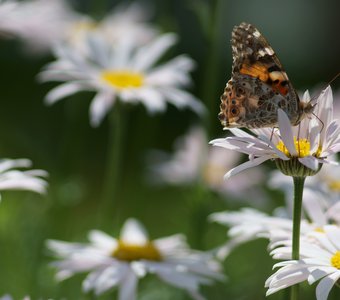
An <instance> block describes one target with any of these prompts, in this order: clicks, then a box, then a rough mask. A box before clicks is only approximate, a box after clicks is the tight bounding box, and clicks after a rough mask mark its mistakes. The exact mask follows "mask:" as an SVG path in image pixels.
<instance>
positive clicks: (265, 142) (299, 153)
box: [211, 87, 340, 178]
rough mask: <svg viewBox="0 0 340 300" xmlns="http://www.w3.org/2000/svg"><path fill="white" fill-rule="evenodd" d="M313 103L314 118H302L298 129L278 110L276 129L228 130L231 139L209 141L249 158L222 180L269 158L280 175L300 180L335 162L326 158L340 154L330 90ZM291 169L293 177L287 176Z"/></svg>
mask: <svg viewBox="0 0 340 300" xmlns="http://www.w3.org/2000/svg"><path fill="white" fill-rule="evenodd" d="M307 99H310V97H309V94H308V92H306V93H305V95H304V98H303V101H306V100H307ZM316 102H317V106H316V109H315V111H314V113H315V115H316V117H315V116H313V117H311V119H309V118H305V119H303V120H302V121H301V123H300V125H299V126H295V127H292V126H291V124H290V121H289V119H288V117H287V115H286V114H285V113H284V111H283V110H281V109H279V111H278V122H279V130H274V131H272V129H271V128H261V129H253V130H251V133H252V134H248V133H246V132H245V131H243V130H240V129H237V128H236V129H234V128H231V129H229V130H230V131H231V132H232V133H233V134H234V136H233V137H227V138H225V139H217V140H213V141H211V143H212V144H213V145H214V146H219V147H223V148H226V149H230V150H234V151H238V152H242V153H245V154H248V155H249V161H248V162H246V163H244V164H241V165H239V166H238V167H236V168H234V169H232V170H230V171H229V172H228V173H227V174H226V175H225V177H226V178H229V177H231V176H233V175H235V174H237V173H239V172H241V171H243V170H245V169H248V168H251V167H254V166H257V165H260V164H261V163H263V162H265V161H266V160H269V159H275V160H276V162H277V165H278V166H279V168H280V170H281V171H282V172H283V173H284V174H286V175H292V176H303V177H306V176H307V175H312V174H315V173H316V172H317V171H318V170H319V168H320V164H324V163H335V162H331V161H329V160H328V159H327V157H328V156H331V155H333V154H335V153H337V152H339V151H340V135H339V133H340V127H339V124H338V123H337V121H336V120H333V96H332V91H331V88H330V87H328V88H326V89H325V90H324V91H323V92H322V93H321V94H320V96H319V98H318V99H317V101H316ZM299 128H300V129H299ZM254 135H255V136H254ZM298 138H299V139H298ZM287 162H288V164H287ZM292 170H293V173H294V174H291V171H292ZM307 173H308V174H307Z"/></svg>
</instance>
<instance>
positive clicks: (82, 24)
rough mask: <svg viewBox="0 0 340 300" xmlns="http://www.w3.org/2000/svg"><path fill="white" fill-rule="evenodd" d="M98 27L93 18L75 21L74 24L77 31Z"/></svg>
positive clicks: (74, 29)
mask: <svg viewBox="0 0 340 300" xmlns="http://www.w3.org/2000/svg"><path fill="white" fill-rule="evenodd" d="M97 28H98V24H97V23H96V22H94V21H91V20H82V21H79V22H75V23H74V24H73V31H74V32H75V33H79V32H83V31H92V30H95V29H97Z"/></svg>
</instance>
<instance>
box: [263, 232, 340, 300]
mask: <svg viewBox="0 0 340 300" xmlns="http://www.w3.org/2000/svg"><path fill="white" fill-rule="evenodd" d="M308 238H309V239H308V241H307V240H306V239H304V240H303V241H302V244H301V250H300V255H301V259H299V260H289V261H283V262H280V263H278V264H276V265H275V266H274V267H281V268H280V269H279V270H278V271H276V273H274V274H273V275H272V276H270V277H269V278H268V279H267V281H266V287H268V288H269V289H268V291H267V295H271V294H273V293H275V292H277V291H279V290H282V289H284V288H287V287H289V286H292V285H295V284H297V283H300V282H303V281H306V280H307V281H308V283H309V284H313V283H314V282H316V281H318V280H320V279H321V280H320V282H319V284H318V285H317V288H316V299H317V300H326V299H327V298H328V295H329V292H330V290H331V289H332V287H333V285H334V284H335V283H336V282H337V281H338V280H339V278H340V227H339V226H336V225H327V226H324V227H323V228H322V229H320V230H319V231H313V232H310V233H309V234H308ZM288 248H289V246H288ZM289 250H290V251H289ZM274 251H275V254H280V252H282V253H281V256H280V259H284V258H286V259H289V258H290V257H289V253H290V252H291V249H288V250H287V246H284V247H282V248H277V249H275V250H274ZM274 251H273V252H274Z"/></svg>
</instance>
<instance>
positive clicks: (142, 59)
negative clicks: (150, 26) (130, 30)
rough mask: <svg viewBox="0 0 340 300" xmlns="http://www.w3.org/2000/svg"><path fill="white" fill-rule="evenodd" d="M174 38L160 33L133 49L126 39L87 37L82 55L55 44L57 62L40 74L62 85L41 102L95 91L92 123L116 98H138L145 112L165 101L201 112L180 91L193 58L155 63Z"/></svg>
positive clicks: (162, 106)
mask: <svg viewBox="0 0 340 300" xmlns="http://www.w3.org/2000/svg"><path fill="white" fill-rule="evenodd" d="M175 41H176V36H175V35H173V34H165V35H162V36H159V37H157V38H156V39H154V40H153V41H152V42H150V43H148V44H146V45H145V46H143V47H136V46H135V45H134V42H133V41H131V39H130V38H127V39H125V41H124V42H121V43H117V44H115V45H113V46H112V44H111V43H108V42H107V41H105V40H103V39H100V38H94V37H93V36H92V37H91V38H89V39H87V44H86V46H87V51H85V53H86V54H85V53H83V54H80V53H79V52H78V51H76V50H75V49H72V48H71V47H66V46H65V47H59V48H57V49H56V56H57V61H56V62H53V63H51V64H49V65H48V66H47V67H46V68H45V70H44V71H43V72H42V73H41V74H40V77H41V79H42V80H44V81H64V82H65V83H64V84H62V85H60V86H58V87H56V88H54V89H53V90H52V91H50V92H49V93H48V95H47V96H46V102H47V103H49V104H52V103H54V102H56V101H58V100H60V99H62V98H64V97H66V96H69V95H72V94H74V93H76V92H79V91H87V90H89V91H94V92H96V96H95V98H94V99H93V101H92V103H91V107H90V118H91V124H92V125H93V126H97V125H99V124H100V122H101V121H102V119H103V117H104V116H105V115H106V114H107V113H108V111H109V110H110V109H111V108H112V106H113V105H114V103H115V102H116V101H117V100H118V99H119V101H122V102H124V103H138V102H141V103H143V104H144V105H145V107H146V109H147V110H148V111H149V112H150V113H155V112H161V111H164V110H165V109H166V101H168V102H170V103H172V104H174V105H175V106H177V107H178V108H183V107H186V106H188V107H190V108H191V109H192V110H194V111H196V112H198V113H202V112H203V111H204V107H203V105H202V104H201V103H200V102H199V101H198V100H197V99H196V98H195V97H194V96H192V95H191V94H189V93H188V92H186V91H184V90H183V86H185V85H188V84H189V83H190V81H191V79H190V76H189V72H190V71H191V70H192V69H193V67H194V62H193V61H192V60H191V59H190V58H189V57H187V56H185V55H181V56H177V57H176V58H174V59H172V60H170V61H168V62H165V63H163V64H161V65H158V66H155V63H156V62H157V61H158V60H159V59H160V57H161V56H162V55H163V54H164V52H165V51H167V50H168V48H169V47H170V46H172V45H173V44H174V43H175Z"/></svg>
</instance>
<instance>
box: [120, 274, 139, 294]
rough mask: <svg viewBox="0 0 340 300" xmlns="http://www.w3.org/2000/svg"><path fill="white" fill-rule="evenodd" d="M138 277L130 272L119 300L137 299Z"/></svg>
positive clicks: (121, 287) (123, 283)
mask: <svg viewBox="0 0 340 300" xmlns="http://www.w3.org/2000/svg"><path fill="white" fill-rule="evenodd" d="M137 283H138V277H137V276H136V274H135V273H134V272H132V271H130V272H129V273H128V274H127V275H126V276H125V278H123V280H122V282H121V284H120V286H119V291H118V300H135V299H136V297H137Z"/></svg>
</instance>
